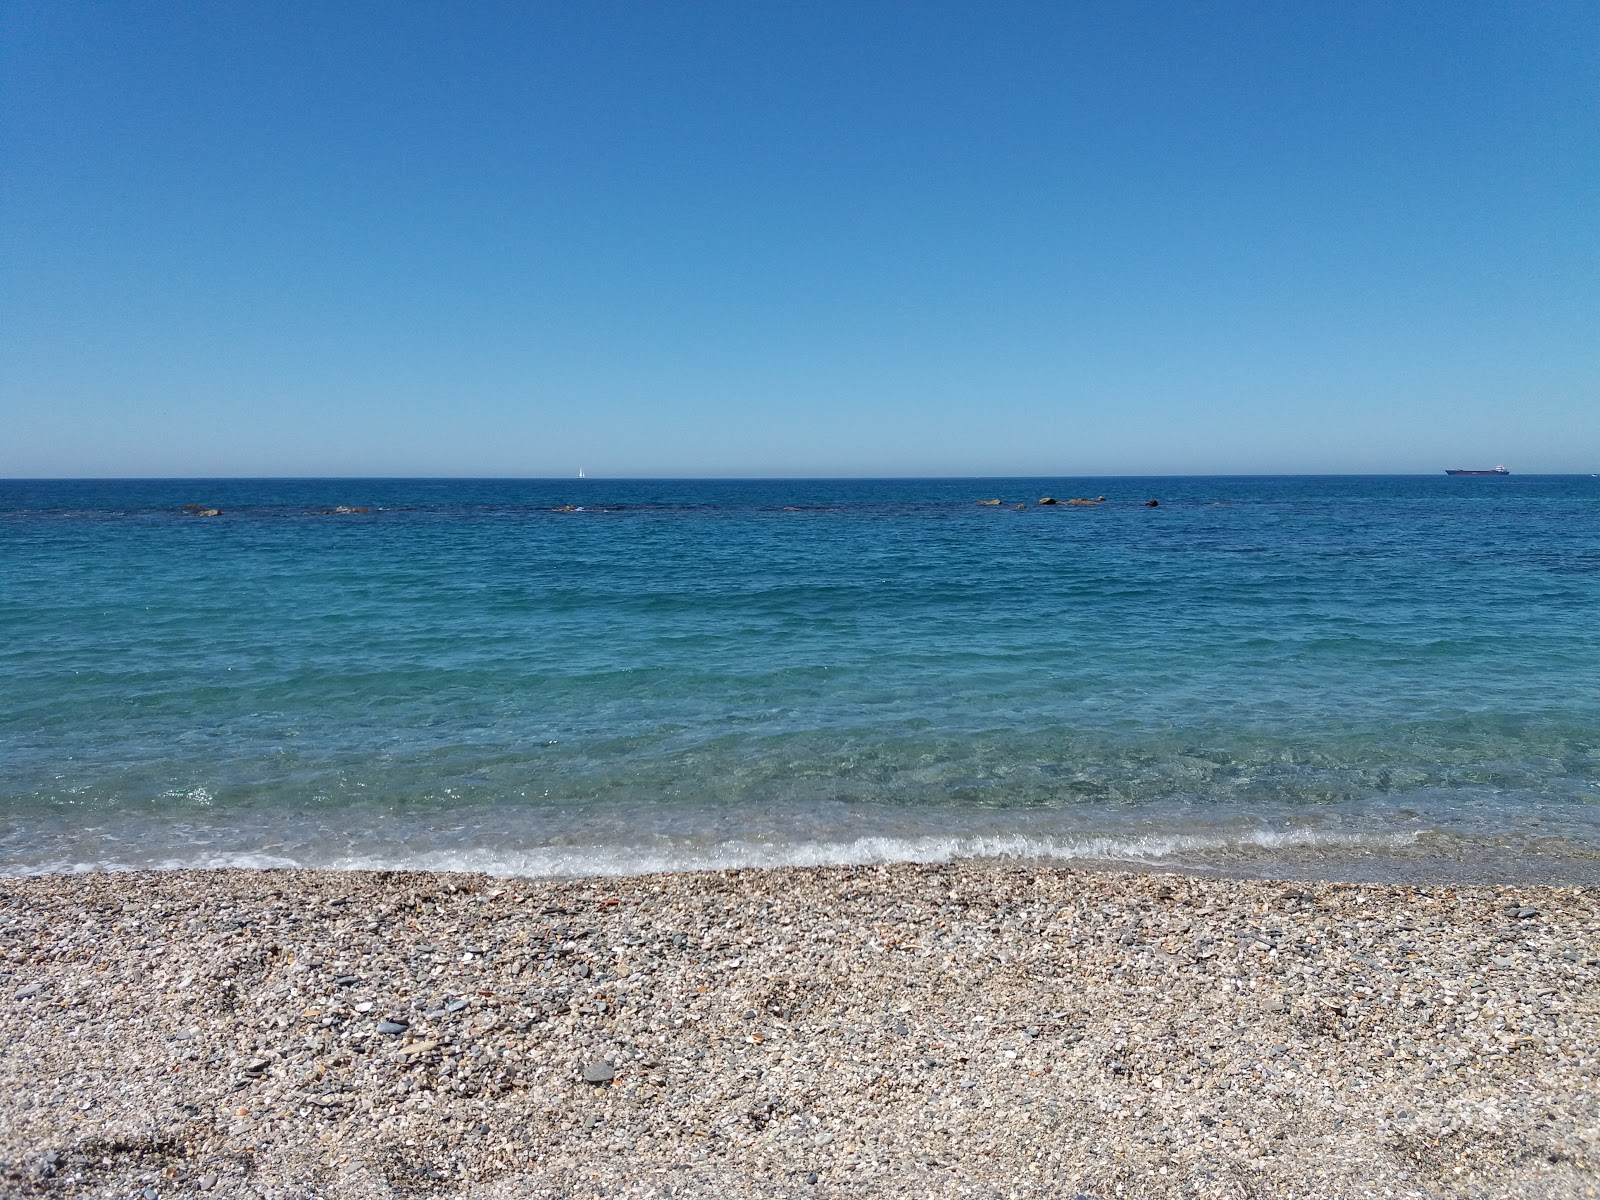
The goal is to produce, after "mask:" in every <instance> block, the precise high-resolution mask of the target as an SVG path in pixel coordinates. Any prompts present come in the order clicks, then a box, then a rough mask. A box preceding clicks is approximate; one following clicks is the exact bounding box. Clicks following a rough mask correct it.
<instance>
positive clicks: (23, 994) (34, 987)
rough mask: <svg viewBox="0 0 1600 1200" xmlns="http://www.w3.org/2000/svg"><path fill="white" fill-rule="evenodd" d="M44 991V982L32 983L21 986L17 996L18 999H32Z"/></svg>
mask: <svg viewBox="0 0 1600 1200" xmlns="http://www.w3.org/2000/svg"><path fill="white" fill-rule="evenodd" d="M42 991H44V984H42V983H30V984H28V985H27V986H26V987H19V988H18V989H17V992H16V996H17V999H18V1000H31V999H33V997H35V996H37V995H38V994H39V993H40V992H42Z"/></svg>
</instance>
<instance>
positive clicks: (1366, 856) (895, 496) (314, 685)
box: [0, 474, 1600, 881]
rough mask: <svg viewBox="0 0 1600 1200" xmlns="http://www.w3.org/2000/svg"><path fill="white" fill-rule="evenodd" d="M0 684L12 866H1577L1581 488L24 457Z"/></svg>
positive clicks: (1591, 626) (2, 855) (1582, 756)
mask: <svg viewBox="0 0 1600 1200" xmlns="http://www.w3.org/2000/svg"><path fill="white" fill-rule="evenodd" d="M1046 494H1053V495H1056V496H1059V497H1065V496H1072V495H1089V496H1096V495H1101V494H1104V495H1105V496H1106V497H1107V501H1106V503H1105V504H1104V505H1102V506H1100V507H1097V508H1089V509H1082V508H1068V507H1064V506H1063V507H1055V508H1048V507H1040V506H1038V505H1036V504H1033V503H1032V502H1033V501H1035V500H1037V499H1038V498H1039V497H1040V496H1043V495H1046ZM988 497H1003V498H1004V499H1006V500H1007V501H1008V502H1019V501H1027V502H1029V507H1028V508H1027V509H1026V510H1024V511H1015V510H1013V509H1012V508H1011V507H1009V503H1008V505H1006V506H1001V507H990V506H979V505H977V504H976V503H975V502H976V501H977V500H979V499H982V498H988ZM1150 497H1159V498H1160V500H1161V505H1160V507H1159V508H1154V509H1151V508H1147V507H1144V506H1143V503H1142V502H1143V501H1144V500H1146V499H1148V498H1150ZM186 503H200V504H204V505H208V506H216V507H217V508H219V509H221V510H222V511H221V515H220V516H217V517H211V518H207V517H196V516H189V515H185V514H184V513H183V512H182V510H181V508H182V505H184V504H186ZM339 505H346V506H359V507H368V508H370V509H371V510H372V511H370V512H366V513H342V514H335V513H330V512H328V511H327V510H329V509H332V508H334V507H336V506H339ZM568 505H570V506H577V507H578V511H571V512H561V511H555V510H556V509H558V508H559V507H561V506H568ZM0 678H3V679H4V684H5V692H4V702H3V706H0V768H3V769H0V811H3V813H4V816H5V821H4V825H3V831H0V871H8V872H18V871H38V870H62V869H78V868H87V867H135V866H151V865H157V866H189V865H197V864H199V865H226V864H263V865H264V864H303V865H340V866H430V867H465V868H478V869H485V870H491V871H502V872H512V873H577V872H616V871H633V870H644V869H654V868H660V867H680V866H700V865H741V864H764V863H785V862H860V861H873V860H875V859H882V858H917V859H942V858H949V857H954V856H959V855H968V854H1003V855H1015V856H1019V857H1024V858H1045V859H1054V860H1065V861H1073V860H1100V861H1140V862H1151V863H1164V864H1171V865H1178V866H1184V867H1189V868H1196V869H1207V870H1225V871H1235V872H1259V871H1285V870H1289V871H1295V872H1299V873H1311V874H1331V875H1345V876H1352V877H1366V878H1419V877H1431V876H1443V877H1450V878H1516V879H1535V878H1537V879H1564V880H1572V881H1597V880H1600V480H1596V479H1594V478H1591V477H1587V476H1584V477H1552V476H1545V477H1537V476H1529V477H1524V476H1511V477H1509V478H1504V479H1453V478H1447V477H1445V476H1443V475H1442V474H1441V475H1439V476H1437V477H1427V478H1424V477H1399V478H1352V477H1335V478H1302V477H1292V478H1260V477H1252V478H1238V479H1227V478H1205V479H1202V478H1185V479H1138V480H1125V479H1067V480H1061V479H1052V480H1001V481H996V480H982V481H973V480H875V481H837V480H833V481H766V482H710V481H702V482H682V481H624V482H611V481H600V480H586V481H581V482H580V481H417V480H394V481H383V480H345V481H329V480H309V481H293V480H265V481H238V480H234V481H215V482H202V481H192V480H191V481H177V482H161V481H92V482H90V481H83V482H18V481H12V482H7V483H0Z"/></svg>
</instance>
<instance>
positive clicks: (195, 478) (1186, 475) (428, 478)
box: [0, 467, 1596, 483]
mask: <svg viewBox="0 0 1600 1200" xmlns="http://www.w3.org/2000/svg"><path fill="white" fill-rule="evenodd" d="M1450 469H1451V470H1454V469H1457V468H1450ZM1474 469H1476V468H1474ZM1446 474H1448V471H1447V470H1446V469H1445V468H1443V467H1441V468H1438V469H1437V470H1433V471H1192V472H1178V471H1158V472H1142V473H1122V472H1079V473H1071V474H1050V475H586V476H583V477H581V478H580V477H578V476H573V475H4V476H0V483H193V482H206V483H247V482H248V483H266V482H282V483H289V482H295V483H314V482H318V481H324V480H326V481H336V480H337V481H347V480H371V481H381V482H416V483H460V482H469V481H470V482H482V483H781V482H796V483H826V482H848V481H858V482H859V481H881V480H907V481H939V480H966V479H997V480H1004V479H1431V478H1434V477H1436V476H1439V475H1446ZM1595 474H1596V472H1592V471H1509V472H1507V473H1506V475H1504V476H1500V478H1511V477H1514V478H1530V477H1531V478H1560V477H1566V476H1571V477H1574V478H1583V477H1585V476H1587V477H1590V478H1593V477H1594V476H1595Z"/></svg>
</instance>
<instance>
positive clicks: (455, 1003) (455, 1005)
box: [444, 997, 467, 1017]
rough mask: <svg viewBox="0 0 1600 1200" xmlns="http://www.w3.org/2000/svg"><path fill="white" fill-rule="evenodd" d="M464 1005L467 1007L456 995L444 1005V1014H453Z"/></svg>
mask: <svg viewBox="0 0 1600 1200" xmlns="http://www.w3.org/2000/svg"><path fill="white" fill-rule="evenodd" d="M465 1007H467V1002H466V1001H465V1000H463V999H461V998H460V997H457V998H456V999H454V1000H452V1001H450V1003H448V1004H446V1005H445V1006H444V1013H445V1016H447V1017H448V1016H454V1015H455V1014H456V1013H458V1012H460V1011H461V1010H462V1009H463V1008H465Z"/></svg>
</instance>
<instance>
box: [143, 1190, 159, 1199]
mask: <svg viewBox="0 0 1600 1200" xmlns="http://www.w3.org/2000/svg"><path fill="white" fill-rule="evenodd" d="M139 1194H140V1195H141V1196H143V1197H144V1200H161V1193H160V1192H158V1191H156V1189H155V1188H153V1187H147V1188H145V1189H144V1191H142V1192H140V1193H139Z"/></svg>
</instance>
